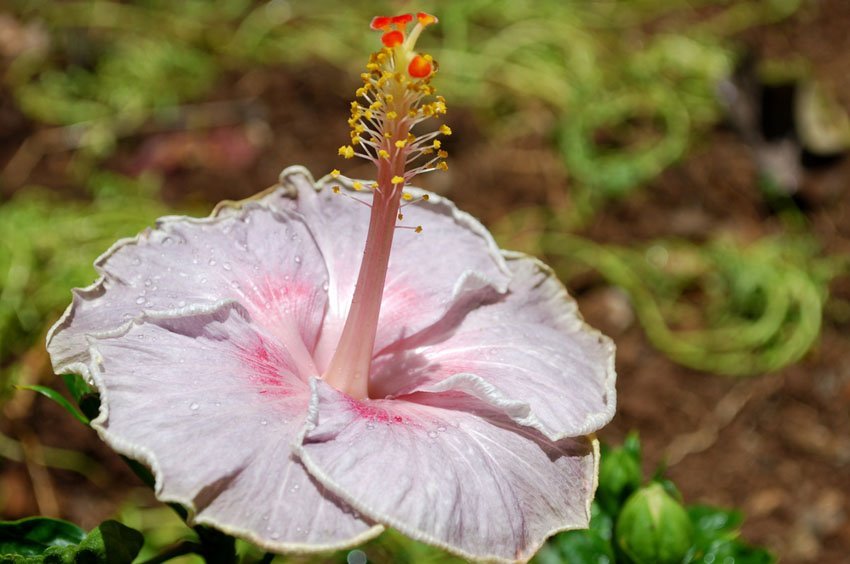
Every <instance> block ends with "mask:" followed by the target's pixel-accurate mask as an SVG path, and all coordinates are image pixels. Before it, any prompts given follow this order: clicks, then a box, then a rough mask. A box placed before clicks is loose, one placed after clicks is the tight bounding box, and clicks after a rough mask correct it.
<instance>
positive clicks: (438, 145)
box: [433, 139, 442, 149]
mask: <svg viewBox="0 0 850 564" xmlns="http://www.w3.org/2000/svg"><path fill="white" fill-rule="evenodd" d="M441 145H442V143H441V142H440V140H439V139H434V144H433V147H434V148H435V149H439V148H440V146H441Z"/></svg>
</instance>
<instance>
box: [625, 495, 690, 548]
mask: <svg viewBox="0 0 850 564" xmlns="http://www.w3.org/2000/svg"><path fill="white" fill-rule="evenodd" d="M616 536H617V543H618V544H619V545H620V548H621V549H622V550H623V552H625V553H626V554H627V555H628V556H629V557H630V558H631V559H632V560H634V561H635V563H636V564H644V563H646V564H649V563H653V564H675V563H678V562H681V561H682V559H683V558H684V557H685V555H686V554H687V552H688V549H689V548H690V547H691V544H692V542H693V526H692V525H691V521H690V519H689V518H688V514H687V512H686V511H685V509H684V507H682V505H681V504H680V503H679V502H678V501H676V500H675V499H673V498H672V497H671V496H670V494H668V493H667V492H666V491H665V490H664V488H663V487H662V486H661V484H658V483H653V484H650V485H649V486H646V487H645V488H642V489H640V490H638V491H637V492H635V493H634V494H632V496H631V497H630V498H629V499H628V500H627V501H626V504H625V505H624V506H623V510H622V512H621V513H620V516H619V518H618V519H617V529H616Z"/></svg>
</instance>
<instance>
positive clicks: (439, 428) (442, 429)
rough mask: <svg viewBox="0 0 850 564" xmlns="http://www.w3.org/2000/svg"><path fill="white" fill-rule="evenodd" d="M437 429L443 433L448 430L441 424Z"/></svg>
mask: <svg viewBox="0 0 850 564" xmlns="http://www.w3.org/2000/svg"><path fill="white" fill-rule="evenodd" d="M437 430H438V431H439V432H441V433H444V432H445V431H446V428H445V427H443V426H442V425H440V426H439V427H437Z"/></svg>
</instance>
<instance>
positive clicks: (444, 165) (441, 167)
mask: <svg viewBox="0 0 850 564" xmlns="http://www.w3.org/2000/svg"><path fill="white" fill-rule="evenodd" d="M436 168H437V170H449V165H448V164H447V163H446V161H440V162H438V163H437V167H436Z"/></svg>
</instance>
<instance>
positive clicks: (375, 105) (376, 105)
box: [369, 100, 383, 110]
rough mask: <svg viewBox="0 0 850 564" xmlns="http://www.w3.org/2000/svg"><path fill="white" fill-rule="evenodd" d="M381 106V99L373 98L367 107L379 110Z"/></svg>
mask: <svg viewBox="0 0 850 564" xmlns="http://www.w3.org/2000/svg"><path fill="white" fill-rule="evenodd" d="M381 106H383V104H382V103H381V101H380V100H375V101H374V102H372V103H371V104H370V105H369V109H370V110H379V109H381Z"/></svg>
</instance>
